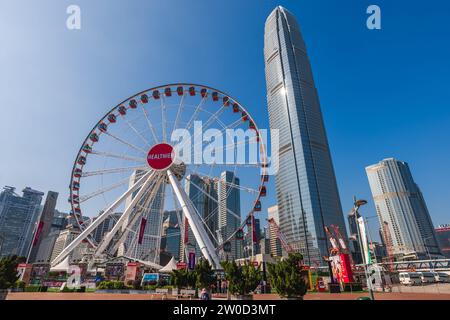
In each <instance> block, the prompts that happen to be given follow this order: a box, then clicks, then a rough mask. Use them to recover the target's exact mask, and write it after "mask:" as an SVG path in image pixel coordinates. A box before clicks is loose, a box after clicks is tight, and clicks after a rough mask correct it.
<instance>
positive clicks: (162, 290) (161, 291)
mask: <svg viewBox="0 0 450 320" xmlns="http://www.w3.org/2000/svg"><path fill="white" fill-rule="evenodd" d="M155 293H156V294H168V293H169V289H161V288H156V290H155Z"/></svg>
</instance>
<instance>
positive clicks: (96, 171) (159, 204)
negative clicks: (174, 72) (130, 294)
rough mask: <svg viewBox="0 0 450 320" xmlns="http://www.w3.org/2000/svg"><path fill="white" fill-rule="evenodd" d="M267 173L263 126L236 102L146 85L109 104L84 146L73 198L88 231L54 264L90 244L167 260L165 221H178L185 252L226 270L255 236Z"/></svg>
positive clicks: (189, 89)
mask: <svg viewBox="0 0 450 320" xmlns="http://www.w3.org/2000/svg"><path fill="white" fill-rule="evenodd" d="M268 179H269V176H268V161H267V153H266V146H265V144H264V133H263V132H262V131H261V130H259V129H258V127H257V125H256V123H255V121H254V119H253V118H252V116H251V115H250V113H249V112H248V111H247V110H246V109H245V108H244V107H243V106H242V105H241V104H240V103H239V102H238V101H236V99H234V98H232V97H231V96H229V95H228V94H226V93H224V92H222V91H220V90H217V89H214V88H211V87H208V86H203V85H196V84H186V83H179V84H169V85H164V86H159V87H155V88H151V89H148V90H145V91H143V92H140V93H138V94H136V95H133V96H131V97H129V98H128V99H126V100H124V101H123V102H121V103H120V104H118V105H117V106H115V107H114V108H112V109H111V110H110V111H108V112H107V113H106V114H105V115H104V116H103V117H102V118H101V119H100V120H99V121H98V122H97V123H96V125H95V126H94V128H93V129H92V130H91V131H90V132H89V134H88V135H87V137H86V138H85V140H84V141H83V143H82V144H81V147H80V149H79V152H78V154H77V156H76V159H75V162H74V165H73V169H72V174H71V180H70V196H69V199H68V200H69V202H70V204H71V208H72V211H71V216H72V218H74V220H75V221H76V222H75V223H76V224H77V226H78V227H79V229H80V230H81V233H80V234H79V235H78V236H77V237H76V238H75V239H74V240H73V241H72V242H71V243H70V244H69V245H68V246H67V247H66V248H64V249H63V250H62V252H61V253H60V254H59V255H58V256H57V257H56V258H55V259H54V260H53V261H52V265H55V264H57V263H59V262H61V261H62V260H63V259H64V258H66V257H67V256H68V255H69V254H71V253H72V251H73V250H75V249H76V248H77V247H78V246H79V245H80V244H81V243H85V244H86V243H88V246H89V248H90V249H91V252H93V256H94V257H101V256H105V257H110V256H117V255H124V256H127V257H131V258H134V259H141V260H145V261H152V262H153V263H155V265H158V264H159V248H160V245H161V238H162V234H163V232H164V231H163V228H164V227H163V224H164V222H165V221H166V220H167V221H169V222H170V221H171V219H172V218H174V219H172V220H175V221H174V224H175V225H176V227H177V228H178V229H179V235H180V239H181V240H180V242H182V245H181V247H182V251H183V252H181V253H180V255H181V256H182V257H184V256H185V255H187V252H188V251H189V250H192V248H194V250H198V251H199V252H200V253H201V255H202V256H203V257H204V258H206V259H207V260H208V261H209V262H210V263H211V265H212V266H213V268H220V260H221V259H224V255H225V256H226V257H227V258H228V255H230V256H231V257H234V258H236V257H237V256H238V255H239V254H240V252H241V251H240V250H242V247H243V246H244V245H243V243H244V241H245V240H246V239H247V238H249V239H250V240H249V241H251V242H252V243H253V241H254V240H255V239H254V232H255V225H254V214H255V213H256V212H258V211H261V207H262V205H261V200H262V198H263V197H264V196H266V192H267V190H266V182H267V181H268ZM107 223H108V224H112V225H113V226H112V227H110V228H109V229H108V231H107V232H103V233H102V230H101V229H102V228H105V224H107ZM99 233H100V234H101V236H100V237H99V236H97V235H98V234H99ZM252 246H253V245H252Z"/></svg>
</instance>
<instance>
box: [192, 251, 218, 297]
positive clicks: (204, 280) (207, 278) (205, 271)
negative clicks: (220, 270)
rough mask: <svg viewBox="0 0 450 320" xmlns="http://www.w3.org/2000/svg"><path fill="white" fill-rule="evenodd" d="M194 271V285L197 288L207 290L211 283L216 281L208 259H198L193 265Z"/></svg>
mask: <svg viewBox="0 0 450 320" xmlns="http://www.w3.org/2000/svg"><path fill="white" fill-rule="evenodd" d="M194 272H195V285H196V286H197V288H200V289H201V288H206V290H208V291H209V288H210V287H211V285H212V284H213V283H215V282H216V277H215V275H214V271H213V270H212V268H211V265H210V264H209V262H208V260H206V259H200V260H199V261H198V263H197V264H196V265H195V270H194Z"/></svg>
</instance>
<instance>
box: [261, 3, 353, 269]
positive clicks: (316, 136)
mask: <svg viewBox="0 0 450 320" xmlns="http://www.w3.org/2000/svg"><path fill="white" fill-rule="evenodd" d="M264 59H265V72H266V86H267V101H268V106H269V121H270V128H271V136H272V139H271V142H272V148H271V150H272V154H273V153H278V157H279V169H278V172H277V174H276V189H277V201H278V211H279V217H280V224H279V226H280V229H281V230H282V232H283V234H284V235H285V236H286V239H287V241H288V243H289V244H290V245H292V246H294V247H296V248H299V250H300V252H301V253H302V254H303V256H304V258H305V262H306V263H307V264H309V265H311V264H313V263H314V262H317V263H320V264H323V263H324V262H323V259H322V256H326V255H328V243H327V237H326V234H325V230H324V226H330V225H332V224H333V225H336V226H339V228H340V230H341V231H342V232H343V233H344V235H343V236H344V237H346V232H345V230H346V229H345V222H344V217H343V215H342V208H341V202H340V198H339V193H338V188H337V183H336V177H335V174H334V168H333V164H332V161H331V154H330V149H329V146H328V140H327V136H326V132H325V127H324V123H323V118H322V112H321V109H320V103H319V98H318V94H317V90H316V87H315V84H314V80H313V75H312V71H311V65H310V62H309V59H308V55H307V52H306V46H305V43H304V41H303V38H302V35H301V33H300V27H299V25H298V24H297V21H296V19H295V17H294V16H293V15H292V14H291V13H290V12H289V11H287V10H286V9H285V8H283V7H277V8H275V9H274V10H273V11H272V13H271V14H270V15H269V17H268V18H267V21H266V24H265V33H264ZM274 130H278V133H279V144H278V145H276V139H275V136H274V134H275V133H274Z"/></svg>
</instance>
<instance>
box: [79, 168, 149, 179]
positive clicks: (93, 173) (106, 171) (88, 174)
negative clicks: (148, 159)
mask: <svg viewBox="0 0 450 320" xmlns="http://www.w3.org/2000/svg"><path fill="white" fill-rule="evenodd" d="M147 169H148V166H134V167H122V168H111V169H103V170H95V171H85V172H83V173H82V174H81V177H82V178H85V177H91V176H97V175H103V174H111V173H119V172H127V171H134V170H147Z"/></svg>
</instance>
